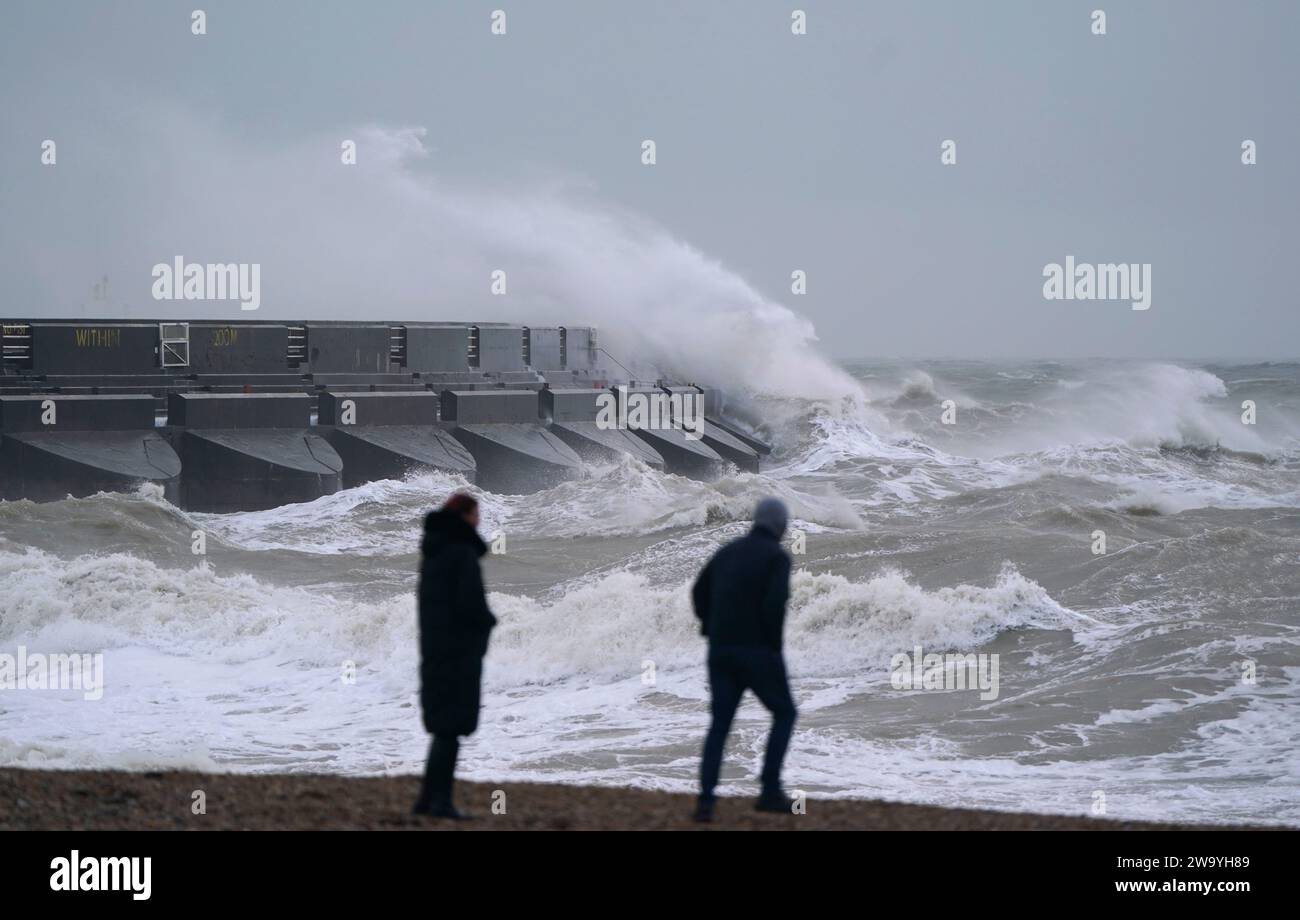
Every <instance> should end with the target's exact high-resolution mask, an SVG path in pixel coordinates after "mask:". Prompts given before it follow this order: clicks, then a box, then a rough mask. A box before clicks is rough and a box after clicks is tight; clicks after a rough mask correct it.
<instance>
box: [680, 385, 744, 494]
mask: <svg viewBox="0 0 1300 920" xmlns="http://www.w3.org/2000/svg"><path fill="white" fill-rule="evenodd" d="M661 389H663V391H664V392H665V393H667V394H668V395H669V396H670V397H676V398H675V399H671V400H670V402H669V405H670V407H671V411H672V413H673V415H674V419H675V421H677V422H678V423H679V424H681V425H682V427H683V429H684V430H694V431H699V432H701V433H702V434H703V441H704V443H705V444H707V445H708V446H709V447H711V448H713V450H714V451H715V452H716V453H717V454H718V456H719V457H721V458H722V459H723V460H726V461H727V462H728V463H734V464H735V465H736V466H737V467H739V468H740V469H742V470H745V471H746V472H749V473H757V472H758V463H759V457H758V451H756V450H754V448H753V447H751V446H750V445H748V444H746V443H745V442H744V441H743V440H741V439H740V438H738V437H736V436H735V435H734V434H732V433H731V432H729V431H727V430H725V429H723V428H716V427H713V426H711V425H709V424H708V420H707V418H706V417H705V415H704V410H705V395H704V392H703V390H701V389H700V388H699V387H694V386H664V387H662V388H661ZM679 413H680V414H679Z"/></svg>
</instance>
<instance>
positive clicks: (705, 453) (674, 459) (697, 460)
mask: <svg viewBox="0 0 1300 920" xmlns="http://www.w3.org/2000/svg"><path fill="white" fill-rule="evenodd" d="M609 392H612V393H613V394H614V396H615V400H616V404H617V406H618V411H619V412H620V413H624V412H625V411H626V410H625V409H624V406H625V405H626V403H627V402H628V401H630V400H632V399H636V398H640V397H642V396H645V397H650V398H656V399H663V398H664V397H666V396H668V394H667V393H665V392H664V391H663V390H662V389H660V388H659V387H615V388H612V389H611V390H610V391H609ZM660 405H661V406H663V403H661V404H660ZM660 421H661V424H660V425H659V426H657V427H652V428H641V427H637V428H630V429H629V430H631V431H632V432H633V434H635V435H636V436H637V437H638V438H640V439H641V440H643V441H645V442H646V443H647V444H649V445H650V446H651V447H653V448H654V449H655V451H656V452H657V453H658V454H659V455H660V456H661V457H663V458H664V463H665V465H666V466H667V469H668V471H669V472H670V473H680V474H681V475H683V476H691V477H694V478H698V479H712V478H715V477H717V476H719V475H721V473H722V471H723V468H724V465H725V461H723V459H722V457H721V456H720V455H719V454H718V452H717V451H715V450H714V449H713V448H712V447H710V446H709V445H707V444H705V443H704V440H703V439H702V438H694V437H688V436H687V433H686V432H685V431H683V430H682V429H681V428H674V427H672V425H671V424H662V422H663V419H662V414H661V419H660ZM669 421H671V418H670V419H669Z"/></svg>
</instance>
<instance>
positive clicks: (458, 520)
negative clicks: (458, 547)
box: [420, 511, 487, 556]
mask: <svg viewBox="0 0 1300 920" xmlns="http://www.w3.org/2000/svg"><path fill="white" fill-rule="evenodd" d="M452 543H464V544H466V545H467V546H470V547H472V548H473V550H474V554H475V555H476V556H482V555H483V554H484V553H486V552H487V544H486V543H484V542H483V538H482V537H480V536H479V535H478V532H477V531H475V530H474V528H473V527H471V526H469V523H468V522H467V521H466V520H465V519H464V518H463V517H461V516H460V515H459V514H456V513H455V512H452V511H431V512H430V513H429V516H428V517H426V518H425V519H424V542H423V543H422V544H421V545H420V550H421V551H422V552H423V553H424V554H425V555H426V556H429V555H432V554H434V553H436V552H438V550H440V549H442V548H443V547H445V546H448V545H449V544H452Z"/></svg>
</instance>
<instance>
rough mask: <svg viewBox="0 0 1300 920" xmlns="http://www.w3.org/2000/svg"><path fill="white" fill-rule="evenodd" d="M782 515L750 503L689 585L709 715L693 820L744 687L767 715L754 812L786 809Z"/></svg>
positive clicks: (701, 809)
mask: <svg viewBox="0 0 1300 920" xmlns="http://www.w3.org/2000/svg"><path fill="white" fill-rule="evenodd" d="M787 519H788V514H787V512H786V509H785V505H784V504H783V503H782V502H781V500H780V499H777V498H765V499H763V500H762V501H760V502H759V503H758V507H757V508H755V509H754V526H753V528H752V529H751V530H750V531H749V533H747V534H746V535H745V536H743V537H741V538H739V539H738V540H733V541H731V542H730V543H728V544H727V545H726V546H724V547H722V548H721V549H720V550H718V551H717V553H715V554H714V556H713V558H712V559H710V560H709V562H708V564H707V565H705V566H704V569H703V570H702V571H701V572H700V575H699V577H698V578H697V579H696V581H695V585H694V587H693V588H692V589H691V600H692V603H693V605H694V607H695V615H696V616H697V617H698V618H699V620H700V632H701V633H702V634H703V635H705V636H707V637H708V639H709V690H710V692H711V695H712V701H711V710H712V717H713V718H712V722H711V724H710V725H709V732H708V735H707V736H706V737H705V739H704V752H703V754H702V755H701V757H700V797H699V800H698V801H697V803H696V806H695V820H696V821H701V822H707V821H712V820H713V809H714V803H715V799H714V795H713V790H714V788H715V787H716V786H717V784H718V774H719V772H720V770H721V768H722V751H723V748H724V747H725V746H726V743H727V734H728V732H730V731H731V722H732V719H734V718H735V715H736V708H737V707H738V706H739V705H740V698H741V697H742V696H743V695H744V693H745V691H746V690H752V691H754V695H755V696H757V697H758V699H759V702H761V703H762V704H763V705H764V706H765V707H766V708H767V710H768V712H770V713H771V714H772V729H771V732H770V733H769V734H768V737H767V752H766V754H765V755H764V758H763V774H762V792H761V794H760V795H759V797H758V801H757V802H756V803H755V808H756V809H757V810H758V811H770V812H778V813H784V814H790V813H792V811H793V806H794V802H793V801H792V800H791V799H790V798H789V796H787V795H786V794H785V791H784V789H782V787H781V762H782V761H783V760H784V759H785V752H786V748H787V747H789V745H790V735H791V733H792V732H793V731H794V723H795V717H796V712H795V706H794V698H793V697H792V696H791V695H790V681H789V678H788V677H787V676H786V670H785V658H784V656H783V655H782V653H781V647H782V632H783V630H784V627H785V604H786V600H787V599H788V598H789V595H790V557H789V555H787V554H786V551H785V550H784V549H782V548H781V537H782V535H783V534H784V533H785V527H786V523H787Z"/></svg>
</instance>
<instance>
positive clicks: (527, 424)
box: [441, 390, 582, 493]
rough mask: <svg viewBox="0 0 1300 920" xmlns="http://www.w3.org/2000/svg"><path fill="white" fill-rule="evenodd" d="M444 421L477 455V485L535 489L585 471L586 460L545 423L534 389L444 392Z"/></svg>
mask: <svg viewBox="0 0 1300 920" xmlns="http://www.w3.org/2000/svg"><path fill="white" fill-rule="evenodd" d="M441 404H442V419H443V421H444V422H445V423H454V425H455V427H454V428H452V429H451V431H452V434H454V435H455V436H456V440H458V441H460V443H462V444H464V445H465V447H467V448H468V449H469V452H470V453H471V454H473V455H474V461H475V464H476V466H477V469H478V483H479V484H480V485H482V486H483V487H484V488H487V489H491V490H493V491H496V492H510V493H523V492H536V491H537V490H539V489H545V488H549V487H551V486H554V485H557V484H559V483H561V482H564V481H565V480H569V479H573V478H575V477H577V476H579V475H581V473H582V459H581V458H580V457H579V456H578V455H577V454H576V453H574V452H573V449H572V448H571V447H569V445H567V444H566V443H564V441H562V440H561V439H560V438H559V437H557V436H556V435H555V434H553V433H551V432H550V431H548V430H547V429H546V427H545V426H544V425H543V424H542V423H541V421H540V418H539V414H538V394H537V393H536V392H534V391H532V390H482V391H474V392H465V391H463V390H443V392H442V397H441Z"/></svg>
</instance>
